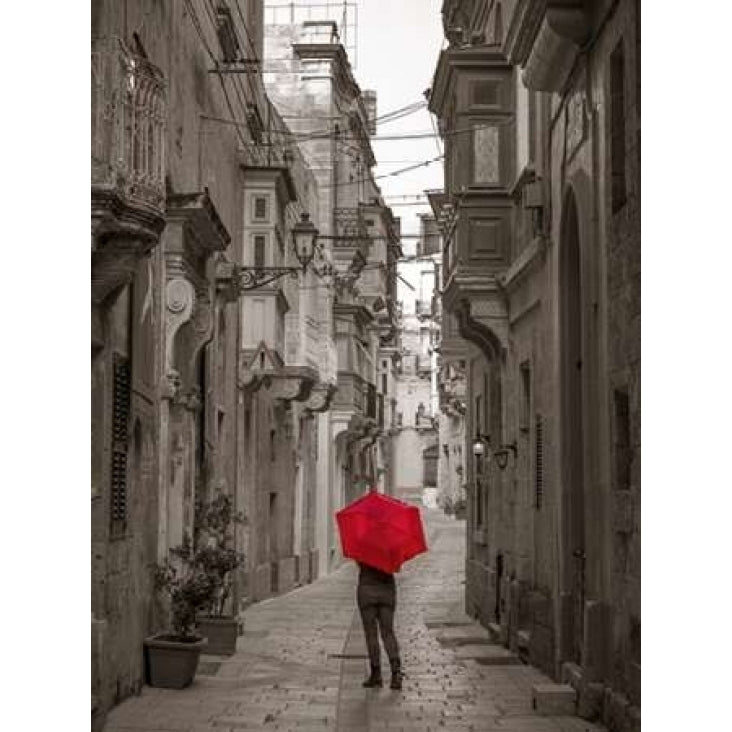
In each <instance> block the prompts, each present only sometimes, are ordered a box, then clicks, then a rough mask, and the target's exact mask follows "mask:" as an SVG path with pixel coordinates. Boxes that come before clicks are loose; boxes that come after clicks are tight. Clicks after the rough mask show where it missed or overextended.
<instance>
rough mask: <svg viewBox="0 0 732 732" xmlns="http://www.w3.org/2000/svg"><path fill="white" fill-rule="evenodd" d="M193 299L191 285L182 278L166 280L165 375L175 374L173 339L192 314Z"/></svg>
mask: <svg viewBox="0 0 732 732" xmlns="http://www.w3.org/2000/svg"><path fill="white" fill-rule="evenodd" d="M194 298H195V294H194V290H193V285H192V284H191V283H190V282H189V281H188V280H187V279H185V278H183V277H179V278H175V279H171V280H168V282H167V284H166V285H165V306H166V313H165V367H166V372H167V373H171V372H176V373H177V370H176V368H175V363H174V358H173V353H174V345H175V337H176V334H177V333H178V331H179V330H180V328H181V326H182V325H183V324H184V323H186V322H187V321H188V319H189V318H190V316H191V313H192V312H193V301H194Z"/></svg>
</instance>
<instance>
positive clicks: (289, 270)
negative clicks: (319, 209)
mask: <svg viewBox="0 0 732 732" xmlns="http://www.w3.org/2000/svg"><path fill="white" fill-rule="evenodd" d="M317 241H318V230H317V228H316V227H315V225H314V224H313V222H312V221H310V216H309V214H306V213H303V214H302V215H301V216H300V221H298V222H297V223H296V224H295V225H294V226H293V227H292V248H293V250H294V252H295V257H296V259H297V261H298V262H299V263H300V266H299V267H238V268H237V272H238V280H239V283H238V285H239V289H240V290H242V291H245V290H256V289H258V288H259V287H265V286H266V285H269V284H270V283H271V282H274V281H275V280H278V279H280V278H281V277H285V276H286V275H291V276H293V277H296V276H297V274H298V273H299V272H303V273H304V272H305V271H306V270H307V268H308V266H309V265H310V263H311V262H312V261H313V258H314V257H315V251H316V247H317Z"/></svg>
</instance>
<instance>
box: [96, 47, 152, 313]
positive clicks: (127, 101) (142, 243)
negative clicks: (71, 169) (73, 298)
mask: <svg viewBox="0 0 732 732" xmlns="http://www.w3.org/2000/svg"><path fill="white" fill-rule="evenodd" d="M91 62H92V64H91V66H92V77H91V82H92V88H91V92H92V107H91V178H92V180H91V221H92V302H93V303H95V304H101V303H103V302H105V301H106V300H107V299H108V298H109V297H110V296H114V293H115V292H118V291H119V290H120V288H121V287H122V286H123V285H125V284H126V283H127V282H129V281H130V279H131V277H132V274H133V272H134V271H135V269H136V267H137V264H138V262H139V261H140V259H141V258H142V257H143V256H145V255H146V254H147V253H148V252H149V251H150V249H152V248H153V247H154V246H155V245H156V244H157V243H158V241H159V238H160V234H161V232H162V230H163V227H164V226H165V115H166V106H165V105H166V102H165V83H164V81H163V75H162V72H161V71H160V70H159V69H158V68H157V67H156V66H155V65H154V64H152V63H150V61H148V60H147V59H146V58H144V57H142V56H141V55H139V54H136V53H133V52H132V51H131V50H130V49H129V48H128V47H127V46H126V45H125V43H124V42H123V41H122V40H121V39H120V38H117V37H110V38H96V39H92V53H91Z"/></svg>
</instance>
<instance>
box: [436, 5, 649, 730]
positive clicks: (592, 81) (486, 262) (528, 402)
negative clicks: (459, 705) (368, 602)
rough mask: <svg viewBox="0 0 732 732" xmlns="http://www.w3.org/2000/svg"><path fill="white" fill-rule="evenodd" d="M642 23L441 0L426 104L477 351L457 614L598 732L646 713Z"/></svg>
mask: <svg viewBox="0 0 732 732" xmlns="http://www.w3.org/2000/svg"><path fill="white" fill-rule="evenodd" d="M639 12H640V11H639V3H637V2H633V0H621V1H620V2H609V1H608V2H597V3H582V2H576V3H566V2H565V3H553V2H547V3H540V2H532V1H531V0H521V1H519V2H510V3H509V2H498V1H497V0H472V2H456V1H448V2H446V3H445V4H444V6H443V24H444V27H445V35H446V37H447V38H448V41H449V47H448V48H447V49H445V50H444V51H443V52H442V53H441V55H440V59H439V61H438V65H437V68H436V71H435V77H434V81H433V85H432V89H431V90H430V94H429V102H430V108H431V109H432V111H433V112H434V113H435V114H436V115H437V116H438V118H439V120H440V129H441V132H442V133H443V135H444V137H445V149H446V161H445V189H444V191H437V192H430V194H429V195H430V200H431V203H432V206H433V210H434V213H435V216H436V218H437V219H438V221H439V223H440V225H441V227H442V234H443V241H444V242H445V246H444V257H443V293H444V294H443V308H444V311H445V312H446V313H447V314H450V315H452V316H453V317H454V318H455V319H456V321H457V326H458V330H459V332H460V335H461V336H462V337H463V338H464V339H465V340H466V341H468V342H470V344H471V345H470V347H469V348H468V349H467V350H466V351H465V362H466V400H465V401H466V407H467V414H466V433H467V434H466V437H467V440H466V457H468V458H469V459H467V461H466V462H467V464H466V472H467V488H468V494H469V500H468V513H469V520H468V537H467V540H468V547H467V555H468V559H467V583H466V601H467V606H468V608H469V609H470V611H471V612H473V613H474V614H475V615H476V616H477V617H478V618H480V620H481V622H483V623H484V624H486V625H489V626H491V627H492V628H493V629H494V630H495V631H496V633H497V634H498V635H499V636H500V637H502V638H504V639H505V641H506V643H507V644H508V645H510V646H512V647H515V648H518V649H523V650H524V651H525V653H526V654H527V655H528V657H529V659H530V660H531V662H532V663H535V664H536V665H538V666H540V667H541V668H543V669H545V670H546V671H548V672H549V673H551V674H552V675H553V676H554V677H555V678H557V679H563V680H565V681H567V682H568V683H571V684H572V685H573V686H575V688H576V689H577V690H578V692H579V694H578V699H579V706H578V709H579V711H580V713H581V714H583V715H584V716H587V717H593V716H595V717H596V716H600V717H602V719H603V720H604V721H605V722H606V723H607V724H608V725H609V726H610V728H611V729H613V730H616V729H617V730H620V729H623V730H625V729H636V726H635V725H636V724H637V721H638V719H639V715H638V710H639V707H640V380H639V379H640V187H639V186H640V169H639V162H640V150H639V148H640V109H639V104H640V96H639V90H640V74H639V63H640V55H639V49H640V36H639V33H640V31H639V29H640V17H639ZM468 133H470V134H468ZM443 322H444V318H443ZM477 437H480V438H481V439H482V441H483V443H484V445H485V454H484V456H483V457H473V456H472V451H471V453H468V452H467V450H469V449H470V446H471V443H472V442H473V441H474V440H475V439H476V438H477ZM618 710H621V711H622V713H620V712H619V711H618Z"/></svg>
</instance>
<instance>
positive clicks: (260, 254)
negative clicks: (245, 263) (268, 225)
mask: <svg viewBox="0 0 732 732" xmlns="http://www.w3.org/2000/svg"><path fill="white" fill-rule="evenodd" d="M266 244H267V239H266V237H265V236H264V235H260V234H258V235H257V236H255V237H254V266H255V267H264V266H265V263H266V259H265V256H266V255H265V247H266Z"/></svg>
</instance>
